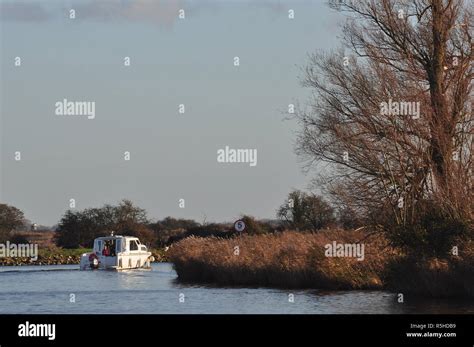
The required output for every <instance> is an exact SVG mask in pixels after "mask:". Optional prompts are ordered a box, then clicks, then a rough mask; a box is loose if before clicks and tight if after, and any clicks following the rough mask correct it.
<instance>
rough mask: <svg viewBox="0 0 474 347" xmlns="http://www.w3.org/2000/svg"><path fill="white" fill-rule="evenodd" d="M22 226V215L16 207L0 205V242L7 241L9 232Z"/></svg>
mask: <svg viewBox="0 0 474 347" xmlns="http://www.w3.org/2000/svg"><path fill="white" fill-rule="evenodd" d="M23 225H24V214H23V212H22V211H21V210H19V209H18V208H16V207H13V206H10V205H7V204H0V241H5V240H8V239H9V237H10V235H11V232H12V231H13V230H15V229H18V228H20V227H22V226H23Z"/></svg>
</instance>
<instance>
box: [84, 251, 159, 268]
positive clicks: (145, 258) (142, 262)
mask: <svg viewBox="0 0 474 347" xmlns="http://www.w3.org/2000/svg"><path fill="white" fill-rule="evenodd" d="M92 254H93V255H92ZM91 255H92V256H91ZM94 259H97V260H96V261H94ZM153 260H154V259H153V257H152V255H151V253H150V252H141V253H138V254H118V255H117V256H113V257H112V256H104V255H100V254H94V253H85V254H83V255H82V256H81V263H80V270H115V271H122V270H132V269H149V268H151V262H152V261H153Z"/></svg>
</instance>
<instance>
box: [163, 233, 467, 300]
mask: <svg viewBox="0 0 474 347" xmlns="http://www.w3.org/2000/svg"><path fill="white" fill-rule="evenodd" d="M335 243H336V244H342V245H349V246H351V245H356V244H363V245H364V257H363V259H360V257H359V258H358V257H356V256H350V255H349V256H348V255H347V254H344V253H341V254H339V255H340V256H339V255H338V254H337V253H330V252H329V253H328V248H330V247H328V245H334V244H335ZM348 249H349V250H350V248H348ZM469 249H471V248H469ZM471 251H472V249H471ZM471 251H469V252H468V251H467V248H466V252H464V254H463V255H462V256H457V257H455V258H454V257H453V258H452V259H444V260H439V259H425V260H419V259H418V260H413V259H409V258H407V257H406V256H405V255H404V254H402V252H400V251H398V250H396V249H394V248H393V247H391V246H390V245H389V243H388V241H387V240H386V239H385V238H384V237H383V236H382V235H379V234H372V235H371V234H367V233H364V232H361V231H358V232H356V231H351V232H349V231H340V230H330V231H329V230H328V231H322V232H320V233H317V234H309V233H299V232H291V231H286V232H283V233H278V234H266V235H243V236H239V237H236V238H233V239H218V238H193V237H191V238H187V239H185V240H183V241H180V242H179V243H177V244H175V245H173V247H171V249H170V251H169V258H170V261H171V262H172V263H173V264H174V268H175V270H176V272H177V274H178V278H179V280H181V281H183V282H197V283H213V284H217V285H227V286H229V285H230V286H263V287H276V288H298V289H300V288H301V289H304V288H314V289H325V290H358V289H376V290H381V289H385V290H390V291H397V292H400V293H406V294H408V293H413V294H416V295H421V296H429V297H474V266H473V265H474V256H473V254H474V252H471ZM353 255H354V254H353Z"/></svg>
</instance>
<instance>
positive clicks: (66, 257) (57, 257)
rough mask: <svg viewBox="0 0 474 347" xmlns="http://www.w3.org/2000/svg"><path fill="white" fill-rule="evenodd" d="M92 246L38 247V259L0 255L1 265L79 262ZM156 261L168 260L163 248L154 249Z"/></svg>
mask: <svg viewBox="0 0 474 347" xmlns="http://www.w3.org/2000/svg"><path fill="white" fill-rule="evenodd" d="M91 251H92V250H91V249H90V248H75V249H65V248H59V247H48V248H39V249H38V259H36V260H33V259H31V258H25V257H0V266H22V265H68V264H79V263H80V259H81V255H82V254H83V253H90V252H91ZM151 252H152V255H153V256H154V258H155V262H165V261H167V257H166V253H165V251H164V250H163V249H152V250H151Z"/></svg>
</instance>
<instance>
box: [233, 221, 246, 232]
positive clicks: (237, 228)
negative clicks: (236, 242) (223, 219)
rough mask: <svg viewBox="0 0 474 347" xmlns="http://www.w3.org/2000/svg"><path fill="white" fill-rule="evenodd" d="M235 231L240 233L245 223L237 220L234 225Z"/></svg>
mask: <svg viewBox="0 0 474 347" xmlns="http://www.w3.org/2000/svg"><path fill="white" fill-rule="evenodd" d="M234 229H235V231H238V232H241V231H244V230H245V222H244V221H243V220H238V221H237V222H235V223H234Z"/></svg>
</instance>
